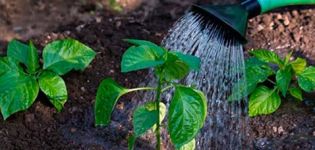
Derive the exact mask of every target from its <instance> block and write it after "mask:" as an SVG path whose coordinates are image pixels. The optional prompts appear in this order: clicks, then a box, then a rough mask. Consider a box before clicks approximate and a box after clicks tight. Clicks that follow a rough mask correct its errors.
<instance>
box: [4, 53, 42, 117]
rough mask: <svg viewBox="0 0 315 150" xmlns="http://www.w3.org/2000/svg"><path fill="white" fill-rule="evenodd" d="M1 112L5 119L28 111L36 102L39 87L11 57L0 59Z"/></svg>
mask: <svg viewBox="0 0 315 150" xmlns="http://www.w3.org/2000/svg"><path fill="white" fill-rule="evenodd" d="M0 68H1V69H4V72H2V73H1V76H0V91H1V93H0V110H1V113H2V116H3V118H4V119H7V118H8V117H9V116H10V115H12V114H14V113H16V112H18V111H22V110H26V109H27V108H29V107H30V106H31V105H32V104H33V103H34V101H35V99H36V97H37V95H38V92H39V87H38V84H37V82H36V78H35V77H33V76H29V75H26V74H25V73H24V72H23V69H22V68H21V67H20V66H19V65H18V62H16V61H15V60H13V59H12V58H9V57H4V58H0Z"/></svg>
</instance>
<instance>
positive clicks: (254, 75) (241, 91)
mask: <svg viewBox="0 0 315 150" xmlns="http://www.w3.org/2000/svg"><path fill="white" fill-rule="evenodd" d="M245 67H246V68H245V71H246V80H245V79H241V80H240V81H238V82H236V83H235V84H234V86H233V88H232V94H231V96H230V97H229V98H228V101H230V102H232V101H239V100H241V99H242V98H243V97H246V96H248V95H249V94H250V93H252V92H253V91H254V90H255V88H256V86H257V84H259V83H262V82H265V81H266V80H267V79H268V77H269V76H271V75H273V70H272V69H271V68H270V67H269V66H268V64H267V63H265V62H262V61H260V60H259V59H257V58H249V59H246V61H245Z"/></svg>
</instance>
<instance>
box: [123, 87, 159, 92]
mask: <svg viewBox="0 0 315 150" xmlns="http://www.w3.org/2000/svg"><path fill="white" fill-rule="evenodd" d="M155 89H156V88H153V87H140V88H134V89H129V91H128V92H135V91H141V90H155Z"/></svg>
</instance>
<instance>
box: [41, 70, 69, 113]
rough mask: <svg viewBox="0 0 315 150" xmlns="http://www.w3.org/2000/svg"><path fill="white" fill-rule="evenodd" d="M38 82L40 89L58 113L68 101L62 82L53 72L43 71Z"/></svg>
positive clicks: (65, 88)
mask: <svg viewBox="0 0 315 150" xmlns="http://www.w3.org/2000/svg"><path fill="white" fill-rule="evenodd" d="M38 82H39V87H40V89H41V90H42V91H43V92H44V93H45V94H46V96H47V97H48V98H49V101H50V102H51V103H52V104H53V105H54V106H55V108H56V109H57V110H58V111H59V112H60V111H61V110H62V108H63V105H64V104H65V103H66V101H67V99H68V93H67V87H66V84H65V82H64V80H63V79H62V78H61V77H60V76H58V75H57V74H56V73H54V72H51V71H44V72H43V73H42V74H41V75H40V77H39V79H38Z"/></svg>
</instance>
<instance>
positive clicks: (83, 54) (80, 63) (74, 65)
mask: <svg viewBox="0 0 315 150" xmlns="http://www.w3.org/2000/svg"><path fill="white" fill-rule="evenodd" d="M95 55H96V53H95V52H94V51H93V50H92V49H91V48H89V47H88V46H86V45H84V44H82V43H80V42H79V41H76V40H73V39H65V40H58V41H54V42H52V43H50V44H48V45H46V47H45V48H44V50H43V59H44V69H46V70H51V71H53V72H55V73H57V74H58V75H64V74H66V73H68V72H69V71H71V70H81V71H83V70H84V69H85V68H86V67H87V66H88V65H89V64H90V63H91V61H92V60H93V59H94V57H95Z"/></svg>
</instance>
